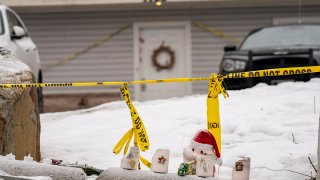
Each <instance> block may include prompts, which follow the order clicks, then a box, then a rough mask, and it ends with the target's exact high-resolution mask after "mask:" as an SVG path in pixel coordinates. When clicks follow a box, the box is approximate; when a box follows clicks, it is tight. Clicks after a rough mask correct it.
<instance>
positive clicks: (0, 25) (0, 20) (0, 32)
mask: <svg viewBox="0 0 320 180" xmlns="http://www.w3.org/2000/svg"><path fill="white" fill-rule="evenodd" d="M3 33H4V28H3V18H2V13H0V34H3Z"/></svg>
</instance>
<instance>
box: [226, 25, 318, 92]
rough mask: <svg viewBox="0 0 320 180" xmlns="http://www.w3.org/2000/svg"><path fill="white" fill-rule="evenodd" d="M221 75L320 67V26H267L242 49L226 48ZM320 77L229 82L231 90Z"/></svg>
mask: <svg viewBox="0 0 320 180" xmlns="http://www.w3.org/2000/svg"><path fill="white" fill-rule="evenodd" d="M224 52H225V53H224V56H223V59H222V62H221V64H220V74H228V73H233V72H244V71H254V70H263V69H273V68H287V67H302V66H318V65H320V25H316V24H308V25H306V24H299V25H282V26H272V27H264V28H259V29H255V30H253V31H251V32H250V33H249V34H248V35H247V36H246V38H245V39H244V40H243V42H242V43H241V44H240V46H239V48H236V46H226V47H225V48H224ZM314 76H319V73H317V74H307V75H289V76H274V77H261V78H239V79H225V82H226V86H227V89H242V88H248V87H252V86H254V85H255V84H257V83H259V82H264V83H267V84H278V83H279V82H282V81H308V80H310V78H312V77H314Z"/></svg>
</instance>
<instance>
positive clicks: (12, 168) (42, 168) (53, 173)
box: [0, 156, 86, 180]
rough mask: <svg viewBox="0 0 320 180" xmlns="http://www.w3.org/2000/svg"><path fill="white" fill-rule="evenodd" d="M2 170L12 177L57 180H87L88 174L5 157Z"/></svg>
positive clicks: (1, 161) (1, 158) (1, 166)
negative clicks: (35, 177) (43, 177)
mask: <svg viewBox="0 0 320 180" xmlns="http://www.w3.org/2000/svg"><path fill="white" fill-rule="evenodd" d="M0 170H1V171H0V173H1V172H4V173H6V174H3V175H12V176H48V177H52V178H53V179H55V180H65V179H68V180H72V179H74V180H84V179H86V174H85V173H84V172H83V170H82V169H79V168H70V167H62V166H54V165H47V164H42V163H37V162H27V161H16V160H8V159H7V158H5V157H3V156H0ZM38 178H41V177H38ZM24 179H25V178H24ZM47 179H48V178H47ZM49 179H51V178H49Z"/></svg>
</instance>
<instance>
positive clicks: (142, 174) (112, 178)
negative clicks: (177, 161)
mask: <svg viewBox="0 0 320 180" xmlns="http://www.w3.org/2000/svg"><path fill="white" fill-rule="evenodd" d="M138 179H141V180H148V179H150V180H168V179H170V180H204V179H208V180H218V178H213V177H207V178H202V177H198V176H195V175H188V176H178V175H177V174H174V173H168V174H161V173H154V172H152V171H144V170H125V169H122V168H109V169H107V170H105V171H103V173H101V174H100V176H99V177H98V178H97V180H138Z"/></svg>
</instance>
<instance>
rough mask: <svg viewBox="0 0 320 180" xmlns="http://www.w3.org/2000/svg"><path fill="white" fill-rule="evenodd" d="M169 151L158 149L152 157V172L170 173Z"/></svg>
mask: <svg viewBox="0 0 320 180" xmlns="http://www.w3.org/2000/svg"><path fill="white" fill-rule="evenodd" d="M169 155H170V150H169V149H157V150H156V152H155V153H154V155H153V157H152V166H151V171H152V172H156V173H168V167H169Z"/></svg>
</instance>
